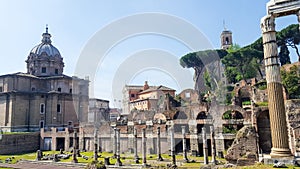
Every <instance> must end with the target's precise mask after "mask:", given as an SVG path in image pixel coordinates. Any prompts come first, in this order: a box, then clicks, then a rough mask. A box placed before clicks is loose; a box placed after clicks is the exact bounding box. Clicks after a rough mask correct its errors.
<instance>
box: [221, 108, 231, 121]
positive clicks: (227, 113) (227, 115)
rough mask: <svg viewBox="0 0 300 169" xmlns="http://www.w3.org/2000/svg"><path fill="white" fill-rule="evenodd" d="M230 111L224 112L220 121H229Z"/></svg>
mask: <svg viewBox="0 0 300 169" xmlns="http://www.w3.org/2000/svg"><path fill="white" fill-rule="evenodd" d="M231 118H232V117H231V110H228V111H226V112H225V113H224V114H223V116H222V119H231Z"/></svg>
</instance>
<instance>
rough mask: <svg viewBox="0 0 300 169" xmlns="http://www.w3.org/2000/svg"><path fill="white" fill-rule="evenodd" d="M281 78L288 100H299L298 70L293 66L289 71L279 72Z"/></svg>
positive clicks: (299, 78)
mask: <svg viewBox="0 0 300 169" xmlns="http://www.w3.org/2000/svg"><path fill="white" fill-rule="evenodd" d="M281 77H282V83H283V85H284V86H285V88H286V89H287V91H288V94H289V96H290V98H291V99H293V98H300V85H299V81H300V76H299V68H298V67H297V66H295V65H294V66H292V67H291V68H290V71H285V70H281Z"/></svg>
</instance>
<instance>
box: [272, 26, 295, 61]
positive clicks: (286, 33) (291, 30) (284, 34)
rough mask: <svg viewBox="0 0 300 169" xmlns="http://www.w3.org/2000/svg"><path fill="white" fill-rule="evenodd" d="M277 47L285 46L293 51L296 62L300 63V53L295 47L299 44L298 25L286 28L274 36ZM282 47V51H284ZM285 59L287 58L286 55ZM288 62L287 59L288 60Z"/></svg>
mask: <svg viewBox="0 0 300 169" xmlns="http://www.w3.org/2000/svg"><path fill="white" fill-rule="evenodd" d="M276 40H277V45H278V46H279V47H283V46H286V48H287V47H291V48H293V49H295V52H296V54H297V56H298V61H300V53H299V49H298V47H297V45H299V43H300V33H299V24H292V25H289V26H288V27H286V28H284V29H282V30H281V31H280V32H277V34H276ZM286 48H284V47H283V49H286ZM286 57H289V55H287V56H286ZM288 60H289V59H288Z"/></svg>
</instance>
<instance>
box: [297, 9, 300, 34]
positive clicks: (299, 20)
mask: <svg viewBox="0 0 300 169" xmlns="http://www.w3.org/2000/svg"><path fill="white" fill-rule="evenodd" d="M297 18H298V23H299V31H300V11H298V12H297Z"/></svg>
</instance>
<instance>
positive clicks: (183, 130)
mask: <svg viewBox="0 0 300 169" xmlns="http://www.w3.org/2000/svg"><path fill="white" fill-rule="evenodd" d="M181 130H182V152H183V160H184V161H185V162H188V161H189V159H188V158H187V150H186V138H185V126H181Z"/></svg>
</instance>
